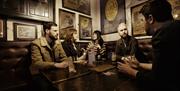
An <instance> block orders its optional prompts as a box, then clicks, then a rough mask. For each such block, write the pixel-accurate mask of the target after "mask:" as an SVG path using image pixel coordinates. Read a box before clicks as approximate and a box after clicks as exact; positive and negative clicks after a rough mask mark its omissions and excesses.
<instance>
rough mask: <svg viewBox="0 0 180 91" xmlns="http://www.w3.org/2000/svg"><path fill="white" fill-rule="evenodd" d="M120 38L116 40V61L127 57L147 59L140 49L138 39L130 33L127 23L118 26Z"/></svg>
mask: <svg viewBox="0 0 180 91" xmlns="http://www.w3.org/2000/svg"><path fill="white" fill-rule="evenodd" d="M117 30H118V34H119V36H120V39H119V40H118V41H117V42H116V49H115V54H116V61H119V62H121V60H122V59H124V58H126V57H136V58H138V59H139V60H141V61H144V60H145V56H144V55H143V54H142V52H141V51H140V50H139V47H138V41H137V40H136V39H135V38H134V37H133V36H130V35H128V30H127V26H126V24H125V23H120V24H119V26H118V27H117Z"/></svg>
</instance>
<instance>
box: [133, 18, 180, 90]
mask: <svg viewBox="0 0 180 91" xmlns="http://www.w3.org/2000/svg"><path fill="white" fill-rule="evenodd" d="M152 47H153V66H152V71H151V72H150V73H143V72H138V73H137V76H136V77H137V80H138V82H139V83H140V84H141V85H144V86H145V85H146V86H149V87H148V88H149V89H150V88H152V89H151V91H180V75H179V74H180V71H179V69H180V53H179V52H180V21H173V22H170V23H168V24H166V25H164V26H163V27H161V28H160V29H159V30H158V31H156V32H155V34H154V35H153V37H152ZM146 91H147V90H146Z"/></svg>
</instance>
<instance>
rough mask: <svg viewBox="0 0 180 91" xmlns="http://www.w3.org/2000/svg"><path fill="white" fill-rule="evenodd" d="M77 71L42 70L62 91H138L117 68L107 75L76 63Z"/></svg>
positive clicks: (130, 80)
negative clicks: (71, 72)
mask: <svg viewBox="0 0 180 91" xmlns="http://www.w3.org/2000/svg"><path fill="white" fill-rule="evenodd" d="M76 69H77V73H76V74H69V73H68V70H67V69H56V70H51V71H43V72H41V73H42V75H43V76H45V77H46V78H47V79H48V80H49V81H50V82H51V83H52V84H54V85H55V86H56V87H58V88H59V89H60V91H138V89H137V86H136V84H135V82H134V81H133V80H132V79H130V78H128V77H127V76H125V75H123V74H118V72H117V70H116V69H112V70H109V71H111V72H114V73H115V74H113V75H111V76H106V75H104V74H103V73H102V72H101V73H99V72H94V71H92V70H90V69H89V67H87V66H83V65H79V64H77V65H76Z"/></svg>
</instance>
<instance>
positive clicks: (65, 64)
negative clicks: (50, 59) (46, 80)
mask: <svg viewBox="0 0 180 91" xmlns="http://www.w3.org/2000/svg"><path fill="white" fill-rule="evenodd" d="M54 66H55V67H56V68H67V67H68V66H69V64H68V62H65V61H64V62H61V63H54Z"/></svg>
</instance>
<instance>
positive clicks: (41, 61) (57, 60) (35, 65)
mask: <svg viewBox="0 0 180 91" xmlns="http://www.w3.org/2000/svg"><path fill="white" fill-rule="evenodd" d="M43 30H44V34H45V35H44V36H42V37H41V38H39V39H36V40H34V41H33V42H32V45H31V58H32V65H31V72H32V75H33V81H34V84H33V85H35V86H37V88H39V89H37V88H36V90H38V91H52V90H53V89H54V90H55V91H56V90H57V89H56V88H54V87H53V86H52V85H51V84H49V83H48V82H47V81H46V80H45V79H43V77H42V76H41V75H40V74H39V70H47V69H48V70H49V69H54V68H66V67H68V68H69V72H76V70H75V69H74V65H73V62H72V60H70V59H68V58H67V56H66V54H65V52H64V50H63V48H62V45H61V43H60V41H59V40H58V32H59V31H58V27H57V24H55V23H44V25H43Z"/></svg>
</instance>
